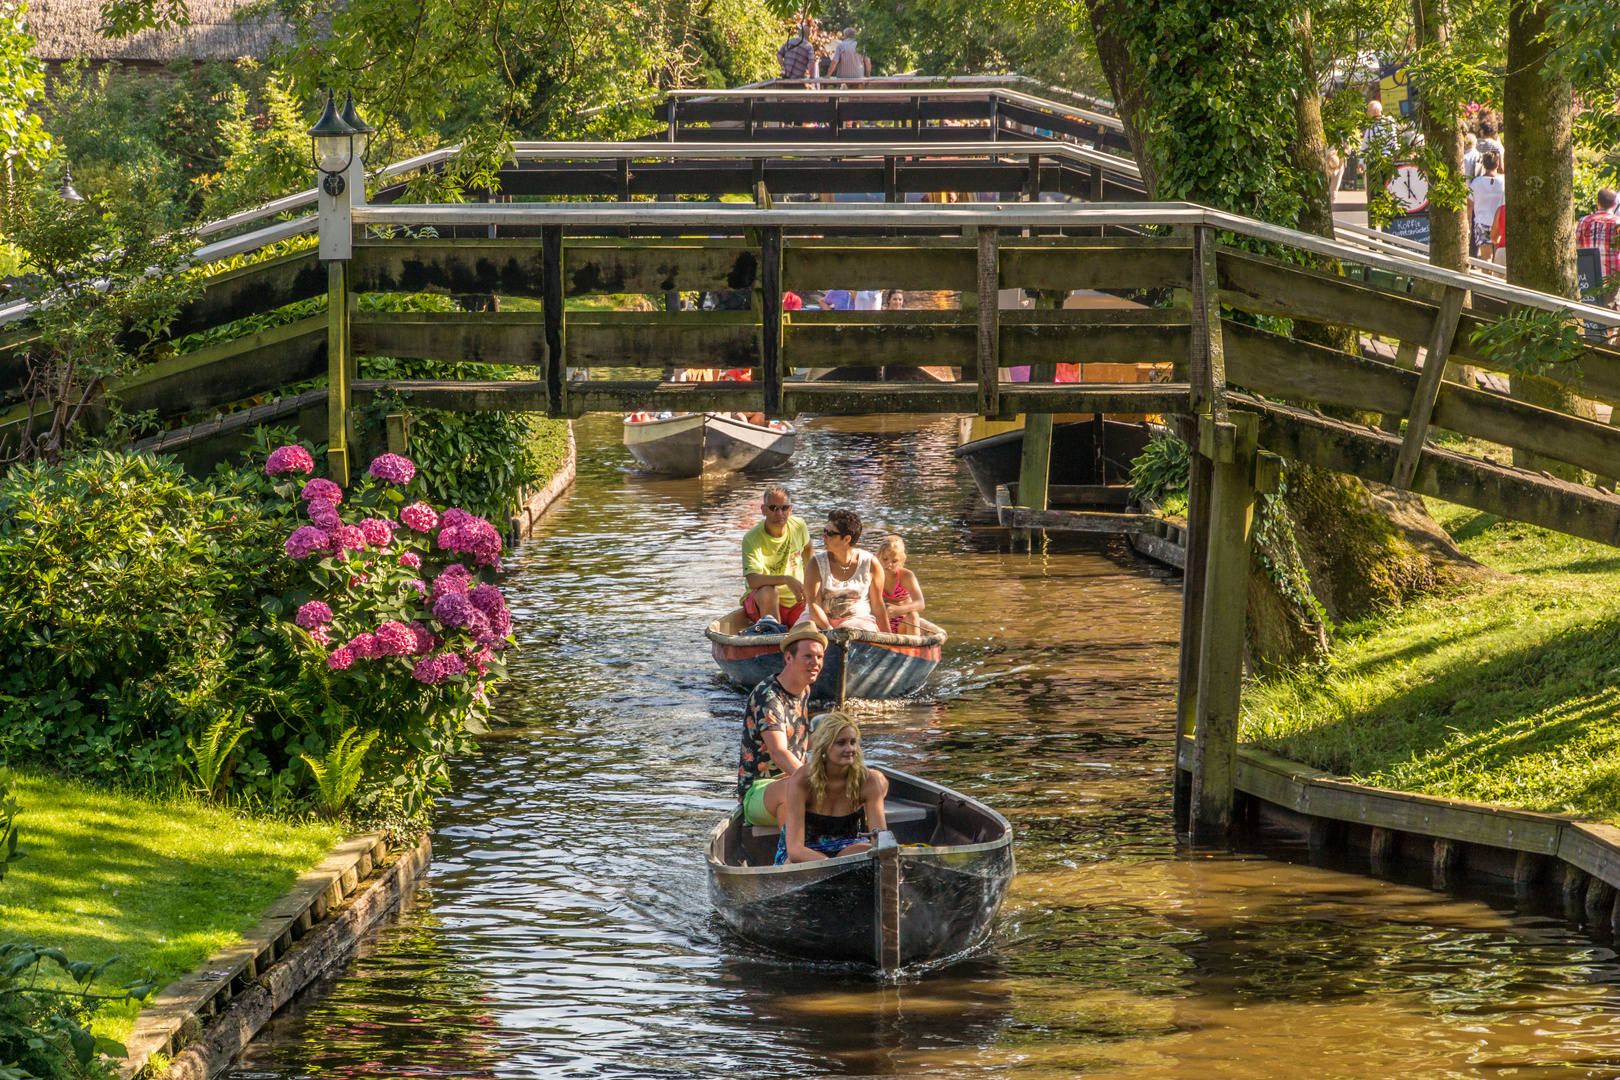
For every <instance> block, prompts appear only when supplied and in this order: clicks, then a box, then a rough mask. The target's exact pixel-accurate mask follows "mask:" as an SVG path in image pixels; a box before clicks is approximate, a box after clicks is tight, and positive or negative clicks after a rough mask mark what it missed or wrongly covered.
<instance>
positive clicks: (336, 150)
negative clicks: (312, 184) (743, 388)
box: [309, 90, 357, 198]
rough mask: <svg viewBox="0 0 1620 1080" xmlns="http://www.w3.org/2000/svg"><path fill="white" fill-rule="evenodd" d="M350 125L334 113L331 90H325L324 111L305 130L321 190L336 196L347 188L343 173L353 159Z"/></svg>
mask: <svg viewBox="0 0 1620 1080" xmlns="http://www.w3.org/2000/svg"><path fill="white" fill-rule="evenodd" d="M356 134H357V133H356V131H355V129H354V128H352V127H350V126H349V125H348V124H346V123H344V121H343V118H342V117H341V116H339V115H338V110H337V100H336V98H335V97H334V96H333V94H332V91H330V90H328V91H327V92H326V111H325V112H323V113H321V118H320V121H319V122H317V123H316V125H315V126H314V127H312V128H310V129H309V138H310V141H311V143H312V144H313V147H314V149H313V154H314V159H315V168H316V169H318V170H320V172H321V190H322V191H324V192H326V193H327V194H328V195H331V196H332V197H334V198H336V197H337V196H339V195H341V194H343V191H344V189H345V188H346V187H348V183H347V181H345V180H344V179H343V174H344V173H345V172H347V171H348V169H349V163H350V162H352V161H353V160H354V137H355V135H356Z"/></svg>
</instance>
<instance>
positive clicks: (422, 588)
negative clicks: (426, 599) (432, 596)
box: [411, 578, 428, 596]
mask: <svg viewBox="0 0 1620 1080" xmlns="http://www.w3.org/2000/svg"><path fill="white" fill-rule="evenodd" d="M411 588H413V589H415V590H416V595H417V596H426V595H427V594H428V587H427V582H425V581H423V580H422V579H421V578H417V579H416V580H415V581H413V582H411Z"/></svg>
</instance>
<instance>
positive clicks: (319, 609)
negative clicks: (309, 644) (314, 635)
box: [293, 600, 332, 630]
mask: <svg viewBox="0 0 1620 1080" xmlns="http://www.w3.org/2000/svg"><path fill="white" fill-rule="evenodd" d="M293 621H294V622H296V623H297V624H298V625H299V626H302V627H303V628H304V629H305V630H313V629H315V628H316V627H317V626H320V625H322V624H323V623H329V622H331V621H332V609H331V608H330V607H327V606H326V604H325V603H324V602H323V601H320V600H311V601H310V602H309V603H307V604H305V605H303V606H302V607H300V608H299V609H298V615H297V616H296V617H295V618H294V619H293Z"/></svg>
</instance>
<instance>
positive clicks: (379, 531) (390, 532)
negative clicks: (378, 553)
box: [360, 518, 394, 548]
mask: <svg viewBox="0 0 1620 1080" xmlns="http://www.w3.org/2000/svg"><path fill="white" fill-rule="evenodd" d="M360 534H361V535H362V536H364V537H365V538H366V543H368V544H370V545H371V546H372V547H374V548H385V547H387V546H388V545H389V544H390V543H392V542H393V539H394V523H393V522H392V521H385V520H384V519H382V518H365V519H364V520H362V521H361V522H360Z"/></svg>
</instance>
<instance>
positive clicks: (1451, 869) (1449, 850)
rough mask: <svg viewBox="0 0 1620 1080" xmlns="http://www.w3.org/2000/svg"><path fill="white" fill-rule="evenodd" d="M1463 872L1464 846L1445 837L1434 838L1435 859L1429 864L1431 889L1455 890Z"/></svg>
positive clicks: (1440, 890)
mask: <svg viewBox="0 0 1620 1080" xmlns="http://www.w3.org/2000/svg"><path fill="white" fill-rule="evenodd" d="M1461 871H1462V846H1461V845H1460V844H1458V843H1457V842H1456V841H1455V840H1448V839H1446V838H1445V837H1443V836H1437V837H1435V838H1434V857H1433V859H1432V860H1431V861H1430V864H1429V884H1430V887H1431V888H1433V889H1435V890H1437V891H1439V892H1445V891H1446V890H1448V889H1452V888H1455V887H1456V885H1457V879H1458V877H1459V876H1460V874H1461Z"/></svg>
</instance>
